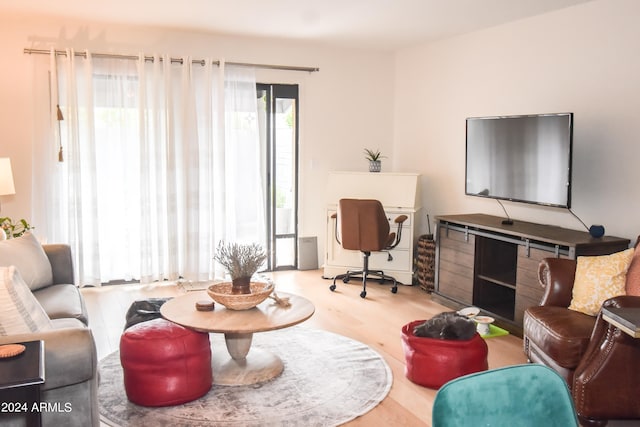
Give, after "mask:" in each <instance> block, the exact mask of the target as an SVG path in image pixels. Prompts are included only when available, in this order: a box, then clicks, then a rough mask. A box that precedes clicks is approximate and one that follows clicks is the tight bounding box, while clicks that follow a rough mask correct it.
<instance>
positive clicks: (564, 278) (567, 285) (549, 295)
mask: <svg viewBox="0 0 640 427" xmlns="http://www.w3.org/2000/svg"><path fill="white" fill-rule="evenodd" d="M575 276H576V261H575V260H573V259H565V258H545V259H543V260H542V261H540V265H539V266H538V280H540V284H541V285H542V287H543V288H544V295H543V296H542V300H541V301H540V305H552V306H558V307H569V304H571V298H572V296H573V282H574V280H575Z"/></svg>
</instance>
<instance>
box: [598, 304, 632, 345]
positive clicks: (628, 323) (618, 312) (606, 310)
mask: <svg viewBox="0 0 640 427" xmlns="http://www.w3.org/2000/svg"><path fill="white" fill-rule="evenodd" d="M602 318H603V319H604V320H606V321H607V322H609V323H611V324H612V325H613V326H615V327H617V328H619V329H620V330H622V331H624V332H625V333H627V334H629V335H631V336H632V337H634V338H640V308H637V307H620V308H618V307H603V308H602Z"/></svg>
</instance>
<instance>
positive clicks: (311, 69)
mask: <svg viewBox="0 0 640 427" xmlns="http://www.w3.org/2000/svg"><path fill="white" fill-rule="evenodd" d="M55 52H56V55H65V56H66V55H67V52H66V51H64V50H56V51H55ZM24 53H28V54H38V55H41V54H47V55H48V54H49V53H51V51H50V50H46V49H29V48H25V49H24ZM75 56H81V57H83V58H86V56H87V54H86V53H85V52H75ZM91 56H93V57H95V58H119V59H138V56H137V55H123V54H117V53H92V54H91ZM153 58H154V57H153V56H145V57H144V60H145V61H150V62H153ZM160 60H161V61H162V58H160ZM170 60H171V63H172V64H173V63H177V64H182V58H170ZM191 62H192V63H193V64H200V65H204V64H205V60H204V59H194V60H192V61H191ZM211 63H212V64H214V65H220V61H211ZM225 64H228V65H236V66H239V67H254V68H265V69H269V70H285V71H306V72H308V73H313V72H316V71H320V68H318V67H298V66H292V65H271V64H252V63H248V62H225Z"/></svg>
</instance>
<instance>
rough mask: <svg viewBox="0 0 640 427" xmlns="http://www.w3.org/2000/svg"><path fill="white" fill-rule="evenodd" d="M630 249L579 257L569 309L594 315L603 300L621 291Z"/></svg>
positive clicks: (629, 257) (621, 292)
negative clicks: (609, 253)
mask: <svg viewBox="0 0 640 427" xmlns="http://www.w3.org/2000/svg"><path fill="white" fill-rule="evenodd" d="M633 252H634V250H633V249H627V250H625V251H621V252H616V253H613V254H611V255H600V256H580V257H578V260H577V263H576V276H575V281H574V284H573V296H572V299H571V304H570V305H569V309H571V310H575V311H579V312H581V313H584V314H588V315H590V316H595V315H597V314H598V312H599V311H600V307H601V306H602V303H603V302H604V301H605V300H607V299H609V298H613V297H615V296H618V295H624V294H625V293H626V290H625V282H626V278H627V270H628V269H629V264H630V263H631V259H632V258H633Z"/></svg>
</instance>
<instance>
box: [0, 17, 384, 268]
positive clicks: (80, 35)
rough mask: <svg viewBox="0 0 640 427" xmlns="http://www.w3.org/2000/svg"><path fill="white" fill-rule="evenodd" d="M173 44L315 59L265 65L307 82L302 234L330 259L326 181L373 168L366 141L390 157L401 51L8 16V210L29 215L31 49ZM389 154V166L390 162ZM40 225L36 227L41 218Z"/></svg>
mask: <svg viewBox="0 0 640 427" xmlns="http://www.w3.org/2000/svg"><path fill="white" fill-rule="evenodd" d="M27 47H29V48H40V49H41V48H44V49H48V48H50V47H55V48H66V47H71V48H74V49H76V50H84V49H88V50H90V51H92V52H113V53H134V54H135V53H138V52H140V51H142V52H145V53H161V54H164V53H167V54H170V55H173V56H183V55H191V56H192V57H194V58H205V57H211V58H214V59H221V58H224V59H225V60H227V61H236V62H251V63H265V64H282V65H301V66H317V67H319V68H320V72H317V73H301V72H286V71H271V70H269V71H265V70H263V71H259V72H258V80H259V81H261V82H265V83H299V84H300V97H301V108H300V132H301V133H300V167H301V175H300V185H301V188H300V198H301V204H300V218H299V221H300V235H301V236H318V243H319V248H318V249H319V250H318V253H319V258H320V259H319V262H322V260H323V253H324V235H325V232H324V228H325V206H326V202H325V198H324V192H325V186H326V176H327V172H328V171H330V170H366V169H367V167H368V163H367V162H366V161H365V160H364V157H363V154H362V151H363V149H364V147H369V148H380V149H381V150H382V151H383V152H384V153H385V154H387V155H388V157H389V158H390V159H392V156H391V150H392V143H393V141H392V139H393V131H392V126H393V120H392V114H393V92H392V90H393V72H394V64H393V56H392V55H391V54H390V53H385V52H377V51H363V50H354V49H340V48H335V47H327V46H320V45H313V44H309V43H294V42H290V41H283V40H269V39H250V38H241V37H230V36H221V35H213V34H206V33H193V32H182V31H176V30H163V29H157V28H142V27H129V26H117V25H104V24H100V23H87V22H77V21H70V20H64V19H61V18H55V17H34V16H6V15H4V16H0V58H1V60H2V66H1V67H0V76H1V78H0V130H1V133H0V157H10V158H11V160H12V163H13V169H14V175H15V176H14V179H15V181H16V192H17V194H16V195H15V196H8V197H3V198H2V215H3V216H5V215H7V216H11V217H14V218H27V219H29V218H30V217H31V206H32V203H31V194H32V193H31V157H32V150H31V138H32V132H31V129H32V123H31V121H32V114H31V95H32V94H31V91H30V87H31V82H30V77H29V71H30V59H29V55H25V54H23V49H24V48H27ZM390 165H391V164H390V163H388V165H387V167H386V168H385V170H387V171H390V168H389V166H390ZM34 225H35V226H36V233H37V225H38V224H34Z"/></svg>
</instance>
